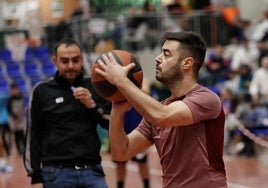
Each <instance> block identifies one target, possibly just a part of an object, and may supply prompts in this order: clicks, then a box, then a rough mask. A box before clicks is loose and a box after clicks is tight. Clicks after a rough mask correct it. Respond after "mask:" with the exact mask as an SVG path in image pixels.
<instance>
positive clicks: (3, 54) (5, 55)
mask: <svg viewBox="0 0 268 188" xmlns="http://www.w3.org/2000/svg"><path fill="white" fill-rule="evenodd" d="M0 59H1V60H3V61H4V62H9V61H12V53H11V51H10V50H9V49H2V50H0Z"/></svg>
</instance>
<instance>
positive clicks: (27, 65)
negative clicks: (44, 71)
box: [23, 61, 40, 77]
mask: <svg viewBox="0 0 268 188" xmlns="http://www.w3.org/2000/svg"><path fill="white" fill-rule="evenodd" d="M23 68H24V72H25V74H26V75H27V76H29V77H32V76H37V75H39V74H40V73H39V68H38V65H37V64H36V63H35V62H34V61H26V62H24V64H23Z"/></svg>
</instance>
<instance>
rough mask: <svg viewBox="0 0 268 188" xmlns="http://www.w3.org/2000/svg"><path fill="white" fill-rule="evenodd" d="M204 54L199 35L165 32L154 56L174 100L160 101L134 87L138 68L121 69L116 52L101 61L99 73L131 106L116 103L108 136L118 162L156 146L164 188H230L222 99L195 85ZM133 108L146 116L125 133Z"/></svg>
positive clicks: (159, 77)
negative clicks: (130, 74)
mask: <svg viewBox="0 0 268 188" xmlns="http://www.w3.org/2000/svg"><path fill="white" fill-rule="evenodd" d="M205 54H206V45H205V41H204V39H203V38H202V37H201V36H200V35H199V34H198V33H195V32H189V31H184V32H174V33H166V34H165V35H164V38H163V45H162V49H161V53H160V54H159V55H158V56H157V57H156V58H155V61H156V76H155V77H156V79H157V80H158V81H160V82H162V83H163V84H165V85H166V86H167V87H168V88H169V90H170V91H171V96H170V97H168V98H166V99H165V100H164V101H162V102H158V101H157V100H155V99H154V98H152V97H151V96H149V95H147V94H145V93H144V92H143V91H141V90H140V89H139V88H138V87H136V86H135V85H134V84H133V83H132V82H131V81H130V80H129V79H128V78H127V76H126V75H127V73H128V72H129V71H130V70H131V69H132V68H133V67H134V64H129V65H127V66H121V65H119V64H118V63H117V62H116V60H115V58H114V57H113V55H112V54H108V56H107V55H105V54H104V55H103V61H102V60H98V63H99V64H100V68H97V69H96V71H97V73H99V74H101V75H102V76H104V77H105V78H106V80H108V81H109V82H110V83H112V84H114V85H115V86H116V87H117V88H118V89H119V91H120V92H121V93H122V94H123V95H124V97H125V98H126V99H127V101H128V102H120V103H119V102H118V103H113V106H112V111H111V119H110V128H109V138H110V144H111V153H112V156H113V157H114V159H115V160H118V161H125V160H128V159H130V158H132V157H133V156H134V155H136V154H137V153H140V152H143V151H145V150H146V149H147V148H148V147H150V146H151V145H152V144H155V146H156V149H157V151H158V154H159V156H160V160H161V165H162V171H163V181H162V186H163V188H174V187H176V188H179V187H183V188H193V187H204V188H216V187H227V183H226V173H225V167H224V161H223V138H224V121H225V115H224V111H223V108H222V105H221V101H220V99H219V97H218V96H217V95H216V94H215V93H213V92H212V91H210V90H209V89H207V88H205V87H203V86H201V85H199V84H198V83H197V78H198V72H199V69H200V68H201V67H202V65H203V62H204V58H205ZM130 105H131V106H133V107H134V108H135V109H136V110H137V111H138V112H139V113H140V114H141V115H142V116H143V120H142V121H141V122H140V124H139V126H138V127H137V128H136V129H135V130H134V131H132V132H131V133H130V134H128V135H126V133H125V132H124V129H123V117H124V114H125V112H126V111H127V110H128V108H129V107H130Z"/></svg>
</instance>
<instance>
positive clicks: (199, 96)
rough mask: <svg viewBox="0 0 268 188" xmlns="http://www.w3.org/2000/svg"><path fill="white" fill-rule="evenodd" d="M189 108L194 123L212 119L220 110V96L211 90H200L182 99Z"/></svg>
mask: <svg viewBox="0 0 268 188" xmlns="http://www.w3.org/2000/svg"><path fill="white" fill-rule="evenodd" d="M183 102H184V103H185V104H186V105H187V106H188V107H189V108H190V110H191V112H192V115H193V120H194V123H196V122H199V121H203V120H208V119H214V118H216V117H217V116H218V115H219V114H220V112H221V101H220V98H219V97H218V96H217V95H216V94H215V93H213V92H211V91H208V90H201V91H199V92H194V93H193V94H192V95H190V96H188V97H186V98H184V99H183Z"/></svg>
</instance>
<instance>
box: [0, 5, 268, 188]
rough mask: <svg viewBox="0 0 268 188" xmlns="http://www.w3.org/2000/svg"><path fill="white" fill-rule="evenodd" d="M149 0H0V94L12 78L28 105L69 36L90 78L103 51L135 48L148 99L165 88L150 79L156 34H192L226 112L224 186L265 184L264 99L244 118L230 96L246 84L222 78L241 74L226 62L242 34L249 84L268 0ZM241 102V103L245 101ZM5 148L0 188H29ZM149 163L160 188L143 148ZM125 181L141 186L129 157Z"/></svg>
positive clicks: (112, 185) (204, 75) (107, 161)
mask: <svg viewBox="0 0 268 188" xmlns="http://www.w3.org/2000/svg"><path fill="white" fill-rule="evenodd" d="M148 2H149V5H150V6H149V7H148V9H146V10H144V9H143V5H144V3H145V0H138V1H137V0H125V1H120V0H113V1H105V0H102V1H100V0H72V1H70V0H1V1H0V91H1V93H2V92H6V93H8V92H9V90H10V84H11V82H16V83H17V84H18V86H19V89H20V91H21V92H22V93H23V94H24V96H25V101H26V102H25V108H27V105H28V104H27V101H28V100H29V96H30V95H31V90H32V88H33V87H34V85H35V84H36V83H37V82H39V81H40V80H42V79H44V78H46V77H48V76H51V75H53V74H54V73H55V71H56V68H55V66H54V63H53V61H52V59H51V55H52V49H53V46H54V45H55V44H56V43H57V42H58V41H59V40H60V39H61V38H62V37H67V36H68V37H72V38H74V39H75V40H76V41H77V42H79V43H80V44H81V46H82V49H83V56H84V64H83V65H84V70H85V71H86V73H87V74H88V75H89V76H90V73H91V67H92V65H93V63H94V62H95V60H96V59H97V58H98V57H99V56H100V55H101V54H102V53H104V52H107V51H110V50H113V49H123V50H127V51H129V52H131V53H133V54H135V55H136V56H137V57H138V59H139V62H140V63H141V66H142V69H143V72H144V77H146V78H147V79H148V80H149V81H150V83H151V86H152V88H154V89H152V90H151V95H152V97H157V96H158V95H161V94H163V93H161V92H165V91H163V90H164V89H163V86H162V85H161V84H160V83H158V82H156V81H155V78H154V74H155V60H154V58H155V57H156V56H157V55H158V54H159V53H160V52H161V49H160V48H161V36H162V35H163V33H165V32H169V31H184V30H192V31H196V32H199V33H200V34H201V35H202V36H203V37H204V39H205V40H206V42H207V45H208V50H207V57H206V59H205V63H204V66H203V67H202V69H201V72H200V78H199V79H200V80H199V81H200V84H202V85H205V86H206V87H208V88H210V89H211V90H213V91H214V92H215V93H217V94H218V95H219V97H220V98H221V100H222V103H223V105H225V104H228V105H226V108H228V109H227V110H229V111H230V113H229V114H228V115H227V116H226V126H225V127H226V128H225V129H226V132H225V143H224V162H225V168H226V173H227V181H228V186H229V187H230V188H265V187H267V185H268V178H267V177H268V128H267V126H268V102H267V103H266V106H265V107H264V108H262V109H253V110H252V111H250V112H249V113H250V116H246V117H245V116H243V115H241V113H240V114H239V113H238V110H237V109H238V107H241V106H242V102H241V103H240V101H239V102H237V101H238V98H239V96H242V95H243V96H245V98H246V96H248V95H250V94H249V93H247V89H248V87H249V85H246V84H245V87H244V88H243V89H244V90H243V93H239V92H240V90H239V91H238V90H237V88H238V87H240V85H237V86H234V88H231V86H230V84H229V85H228V83H231V80H232V79H233V78H234V77H235V78H238V77H239V76H240V78H241V77H243V76H244V77H245V75H242V73H240V72H239V71H238V70H239V69H240V68H241V67H239V68H238V70H235V71H234V70H233V69H232V65H231V64H232V62H233V59H234V56H235V54H236V53H235V52H236V51H238V49H239V48H240V47H241V46H242V44H243V42H244V41H245V40H246V42H247V43H249V44H250V46H252V48H253V49H252V51H250V52H249V53H248V54H247V55H249V54H255V56H254V55H252V56H250V57H249V58H253V60H254V61H255V62H256V66H255V67H249V71H248V72H247V73H248V75H250V76H249V77H247V78H248V80H247V83H248V84H250V81H251V79H252V77H253V75H254V72H255V71H256V70H257V69H258V68H260V66H261V65H260V64H258V63H259V62H260V59H261V57H262V55H263V54H264V53H265V52H266V51H267V52H268V47H267V46H268V45H267V44H268V43H267V41H268V35H267V33H268V24H267V26H266V23H268V3H267V2H266V1H264V0H259V1H251V0H225V1H220V0H204V1H191V0H186V1H185V0H184V1H183V0H149V1H148ZM245 36H246V37H245ZM234 38H235V39H236V40H235V42H234V40H233V39H234ZM251 52H252V53H251ZM254 52H255V53H254ZM267 54H268V53H267ZM241 69H242V68H241ZM234 72H235V73H234ZM244 77H243V78H244ZM232 83H233V82H232ZM225 86H230V88H228V89H226V87H225ZM236 91H237V92H238V93H236ZM246 94H248V95H246ZM267 96H268V95H267ZM245 98H244V97H243V99H245ZM234 101H235V102H234ZM267 101H268V100H267ZM243 102H248V101H246V99H245V101H244V100H243ZM230 104H231V105H230ZM247 104H249V103H247ZM230 106H231V107H230ZM258 110H261V111H258ZM259 114H262V116H260V115H259ZM98 131H99V133H100V139H101V140H102V148H101V156H102V159H103V161H102V165H103V167H104V171H105V175H106V176H105V177H106V180H107V183H108V186H109V188H116V174H115V164H114V162H113V160H112V158H111V156H110V154H109V139H108V132H107V130H104V129H101V128H99V130H98ZM10 147H11V155H10V156H5V155H4V158H5V159H6V161H7V164H8V165H9V166H11V167H12V169H13V170H12V171H9V170H1V168H0V188H28V187H30V178H29V177H27V174H26V171H25V169H24V165H23V156H22V155H20V154H19V153H18V151H17V150H16V148H15V143H14V141H11V143H10ZM148 166H149V173H150V184H151V188H161V186H162V185H161V181H162V179H161V176H162V172H161V166H160V162H159V158H158V154H157V152H156V150H155V148H154V146H152V147H151V148H149V149H148ZM126 187H127V188H134V187H135V188H138V187H142V181H141V178H140V177H139V170H138V167H137V164H136V163H135V162H133V161H129V162H128V163H127V177H126Z"/></svg>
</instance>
